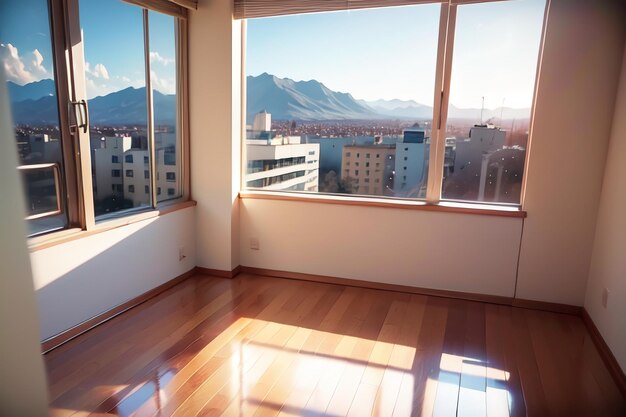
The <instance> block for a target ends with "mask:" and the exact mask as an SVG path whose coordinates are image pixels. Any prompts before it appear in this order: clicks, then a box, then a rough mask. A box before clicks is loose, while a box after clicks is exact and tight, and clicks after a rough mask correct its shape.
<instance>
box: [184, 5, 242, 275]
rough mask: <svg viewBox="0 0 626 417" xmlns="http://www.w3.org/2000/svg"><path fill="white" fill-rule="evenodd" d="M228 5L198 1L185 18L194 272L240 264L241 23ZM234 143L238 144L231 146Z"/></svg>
mask: <svg viewBox="0 0 626 417" xmlns="http://www.w3.org/2000/svg"><path fill="white" fill-rule="evenodd" d="M232 3H233V2H232V1H227V0H219V1H215V0H213V1H211V0H200V1H199V2H198V10H195V11H193V12H191V13H190V14H189V15H190V16H189V89H190V94H189V99H190V120H191V121H190V130H191V131H190V138H191V144H190V149H191V194H192V198H193V199H194V200H196V201H197V202H198V206H197V219H196V221H197V222H196V227H197V231H198V233H197V259H198V266H200V267H204V268H212V269H219V270H228V271H230V270H232V269H233V268H234V267H236V266H237V265H238V264H239V258H238V246H239V229H238V218H239V215H238V204H239V202H238V198H237V195H238V192H239V186H240V180H239V178H240V174H239V164H240V145H239V143H240V141H239V137H240V135H241V125H240V120H241V118H240V110H241V102H240V95H241V93H240V88H241V79H240V76H241V75H240V74H241V69H240V56H241V37H240V36H241V22H239V21H233V19H232V7H233V4H232ZM233 138H237V140H233Z"/></svg>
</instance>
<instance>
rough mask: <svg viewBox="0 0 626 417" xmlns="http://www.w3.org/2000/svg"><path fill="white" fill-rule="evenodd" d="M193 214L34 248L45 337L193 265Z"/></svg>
mask: <svg viewBox="0 0 626 417" xmlns="http://www.w3.org/2000/svg"><path fill="white" fill-rule="evenodd" d="M194 217H195V208H194V207H189V208H186V209H183V210H179V211H176V212H173V213H169V214H166V215H164V216H161V217H156V218H153V219H148V220H144V221H140V222H137V223H133V224H130V225H126V226H123V227H119V228H117V229H113V230H109V231H106V232H103V233H98V234H94V235H91V236H89V237H85V238H81V239H78V240H74V241H71V242H68V243H64V244H61V245H56V246H52V247H50V248H47V249H43V250H38V251H35V252H32V253H31V255H30V259H31V263H32V269H33V276H34V283H35V289H36V293H37V301H38V305H39V321H40V323H41V334H40V337H41V340H45V339H47V338H49V337H52V336H55V335H57V334H59V333H61V332H63V331H64V330H67V329H69V328H71V327H73V326H76V325H77V324H80V323H81V322H83V321H85V320H88V319H90V318H92V317H93V316H96V315H98V314H100V313H103V312H105V311H107V310H110V309H111V308H113V307H115V306H117V305H119V304H122V303H124V302H126V301H128V300H130V299H133V298H135V297H137V296H139V295H141V294H143V293H145V292H147V291H150V290H151V289H153V288H155V287H157V286H159V285H161V284H164V283H166V282H167V281H169V280H171V279H173V278H175V277H177V276H178V275H181V274H183V273H185V272H187V271H189V270H190V269H192V268H193V267H194V266H195V265H196V259H195V232H194V223H195V219H194ZM179 248H184V250H185V252H186V253H187V257H186V258H185V259H183V260H182V261H179Z"/></svg>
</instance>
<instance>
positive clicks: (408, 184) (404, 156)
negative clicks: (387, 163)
mask: <svg viewBox="0 0 626 417" xmlns="http://www.w3.org/2000/svg"><path fill="white" fill-rule="evenodd" d="M428 142H429V141H428V138H426V137H425V131H424V130H423V129H416V128H410V129H405V130H404V131H403V133H402V142H399V143H397V144H396V158H395V159H396V164H395V176H394V184H393V189H394V191H395V195H396V197H413V198H415V197H422V196H421V195H420V194H421V192H422V191H423V192H425V189H426V188H425V185H426V178H427V175H428V152H427V151H428V150H429V148H430V144H429V143H428Z"/></svg>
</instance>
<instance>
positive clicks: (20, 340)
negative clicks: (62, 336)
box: [0, 67, 48, 416]
mask: <svg viewBox="0 0 626 417" xmlns="http://www.w3.org/2000/svg"><path fill="white" fill-rule="evenodd" d="M11 125H12V124H11V117H10V115H9V108H8V103H7V100H6V84H5V82H4V76H3V74H2V68H1V67H0V189H1V190H2V199H1V200H0V230H1V231H2V232H1V233H2V239H0V265H1V266H2V274H1V275H0V415H3V416H45V415H46V414H47V411H46V410H47V406H48V398H47V391H46V378H45V373H44V366H43V360H42V358H41V353H40V350H39V349H40V348H39V334H38V333H39V323H38V322H37V306H36V304H35V293H34V290H33V281H32V274H31V269H30V264H29V262H28V250H27V249H26V225H25V224H24V221H23V218H24V213H25V212H26V210H25V208H24V202H23V197H22V189H21V186H20V184H19V179H18V175H17V171H16V170H15V167H16V166H17V152H16V149H15V139H14V136H13V132H12V130H11V129H10V126H11Z"/></svg>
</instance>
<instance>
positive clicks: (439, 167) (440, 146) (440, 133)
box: [235, 0, 549, 208]
mask: <svg viewBox="0 0 626 417" xmlns="http://www.w3.org/2000/svg"><path fill="white" fill-rule="evenodd" d="M495 1H511V0H442V1H420V0H415V1H410V0H406V1H402V0H398V1H395V0H390V1H385V0H328V1H325V0H311V1H298V0H284V1H281V2H279V4H276V3H278V2H275V1H273V0H235V18H248V17H269V16H279V15H287V14H296V13H312V12H323V11H333V10H349V9H351V8H352V9H356V8H367V7H370V8H371V7H389V6H399V5H409V4H411V5H416V4H424V3H441V14H440V22H439V40H438V47H437V64H436V70H435V91H434V101H433V129H432V132H431V146H430V153H429V156H428V158H429V159H428V163H429V168H428V178H427V184H426V198H425V200H426V202H427V203H429V204H439V203H440V202H441V200H442V188H443V171H444V169H443V168H444V163H445V144H446V127H447V123H448V109H449V96H450V80H451V74H452V56H453V50H454V42H455V41H454V35H455V32H456V15H457V7H458V6H459V5H463V4H474V3H489V2H495ZM309 3H310V4H311V6H310V7H308V8H307V4H309ZM400 3H402V4H400ZM331 4H332V5H333V7H336V8H327V9H324V8H323V7H322V6H324V5H331ZM315 5H317V6H318V8H317V9H315ZM340 5H343V7H340ZM350 5H352V6H350ZM357 5H361V6H362V7H357ZM291 6H293V8H290V7H291ZM238 7H239V8H240V9H239V10H238ZM246 7H247V9H246ZM548 7H549V0H547V1H546V10H547V9H548ZM545 15H547V11H546V12H545ZM544 34H545V18H544V27H543V29H542V39H543V36H544ZM245 42H246V25H245V21H244V24H243V25H242V51H243V54H242V70H241V72H242V75H241V82H242V89H241V90H242V92H241V97H242V115H243V117H242V123H241V124H242V135H241V137H242V142H244V143H245V134H246V133H245V132H246V122H245V120H246V116H247V115H246V112H245V109H246V104H245V103H246V100H247V97H246V74H245V67H246V66H245V51H246V44H245ZM540 44H541V45H543V41H542V42H541V43H540ZM541 55H542V46H540V48H539V57H538V59H537V71H539V62H540V60H541ZM538 78H539V77H538V73H537V76H536V78H535V89H534V92H536V89H537V80H538ZM534 102H535V100H534V98H533V102H532V103H533V104H532V107H534ZM532 115H533V109H532V108H531V118H530V121H529V123H530V126H531V129H532V124H533V120H532V119H533V118H532ZM529 141H530V137H529ZM245 149H246V146H245V145H244V146H242V163H241V171H242V174H241V184H240V186H241V189H247V188H248V186H247V183H246V167H247V155H246V152H245ZM527 167H528V153H527V155H526V161H525V164H524V172H525V171H526V169H527ZM526 177H527V176H526V175H524V181H523V183H522V191H521V195H520V202H519V204H508V203H493V202H482V201H471V202H470V203H471V204H476V205H481V204H482V205H494V204H496V205H502V206H514V207H520V208H521V207H522V204H523V200H524V189H525V184H526ZM319 194H325V193H319ZM376 198H384V197H382V196H377V197H376Z"/></svg>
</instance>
